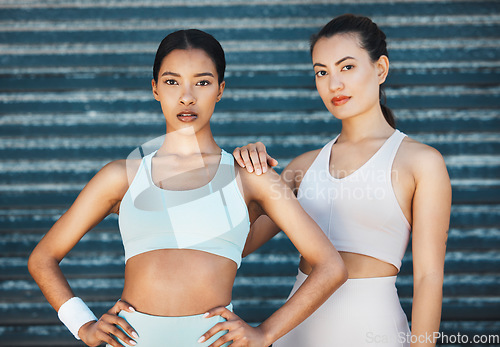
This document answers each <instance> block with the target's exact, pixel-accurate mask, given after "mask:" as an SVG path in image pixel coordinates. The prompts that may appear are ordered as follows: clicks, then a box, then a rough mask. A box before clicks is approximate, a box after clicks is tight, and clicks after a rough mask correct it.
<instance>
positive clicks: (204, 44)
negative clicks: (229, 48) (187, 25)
mask: <svg viewBox="0 0 500 347" xmlns="http://www.w3.org/2000/svg"><path fill="white" fill-rule="evenodd" d="M176 49H201V50H203V51H205V53H207V55H208V56H209V57H210V58H211V59H212V61H213V62H214V64H215V69H216V70H217V75H218V81H219V84H221V83H222V81H224V72H225V71H226V58H225V56H224V50H223V49H222V46H221V45H220V43H219V41H217V40H216V39H215V38H214V37H213V36H212V35H210V34H208V33H206V32H204V31H201V30H198V29H188V30H178V31H174V32H173V33H171V34H168V35H167V36H166V37H165V38H164V39H163V40H162V41H161V43H160V45H159V46H158V50H157V51H156V56H155V62H154V65H153V79H154V80H155V82H156V83H158V74H159V72H160V67H161V63H162V62H163V59H164V58H165V57H166V56H167V55H169V54H170V52H172V51H173V50H176Z"/></svg>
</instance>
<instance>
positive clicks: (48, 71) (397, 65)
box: [0, 60, 500, 78]
mask: <svg viewBox="0 0 500 347" xmlns="http://www.w3.org/2000/svg"><path fill="white" fill-rule="evenodd" d="M443 69H444V70H454V71H465V70H467V71H470V70H471V69H473V70H477V69H482V70H487V69H491V70H498V69H500V60H499V61H480V60H471V61H429V60H426V61H421V62H420V61H405V62H400V61H391V70H401V71H406V70H408V71H414V70H419V71H426V70H429V71H432V70H440V71H442V70H443ZM292 71H293V72H295V71H301V72H302V73H310V74H311V76H312V75H313V72H312V71H313V70H312V65H311V64H251V65H250V64H230V65H228V66H227V69H226V75H228V76H230V75H231V74H235V73H238V74H241V73H251V72H269V73H273V72H276V73H279V72H282V73H284V72H292ZM101 74H133V75H144V76H147V77H148V78H149V76H150V74H151V67H150V66H149V65H148V66H137V65H130V66H58V67H51V66H37V67H29V66H23V67H12V68H2V67H0V77H4V76H9V75H16V76H18V75H21V76H27V75H29V76H30V77H32V76H33V75H34V76H38V75H51V76H54V75H66V76H74V75H77V76H82V75H83V76H87V75H88V76H94V75H101ZM243 76H244V75H243Z"/></svg>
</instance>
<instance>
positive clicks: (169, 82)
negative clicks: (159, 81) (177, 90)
mask: <svg viewBox="0 0 500 347" xmlns="http://www.w3.org/2000/svg"><path fill="white" fill-rule="evenodd" d="M164 83H165V84H167V85H169V86H174V85H176V84H177V81H176V80H171V79H170V80H165V82H164Z"/></svg>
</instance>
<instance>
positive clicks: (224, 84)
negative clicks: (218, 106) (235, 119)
mask: <svg viewBox="0 0 500 347" xmlns="http://www.w3.org/2000/svg"><path fill="white" fill-rule="evenodd" d="M225 87H226V81H222V82H221V84H219V93H218V94H217V102H219V101H220V99H221V98H222V94H223V93H224V88H225Z"/></svg>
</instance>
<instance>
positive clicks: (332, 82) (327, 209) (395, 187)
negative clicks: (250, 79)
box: [233, 14, 451, 347]
mask: <svg viewBox="0 0 500 347" xmlns="http://www.w3.org/2000/svg"><path fill="white" fill-rule="evenodd" d="M311 56H312V62H313V66H314V72H315V76H316V77H315V78H316V88H317V90H318V92H319V95H320V96H321V99H322V100H323V102H324V104H325V106H326V108H327V109H328V110H329V111H330V112H331V113H332V115H333V116H334V117H335V118H337V119H339V120H341V121H342V130H341V133H340V134H339V135H337V136H336V137H334V138H333V139H332V140H331V141H330V142H329V143H327V144H326V145H325V146H324V147H323V148H321V149H318V150H314V151H311V152H307V153H304V154H302V155H300V156H299V157H297V158H295V159H293V160H292V161H291V162H290V164H289V165H288V166H287V167H286V168H285V169H284V170H283V172H282V174H281V176H282V178H283V179H284V181H285V182H286V183H287V184H288V185H289V186H290V187H291V188H292V190H294V192H295V194H296V195H297V198H298V200H299V202H300V204H301V205H302V207H303V208H304V209H305V210H306V212H308V213H309V215H310V216H311V217H312V218H313V219H314V220H315V221H316V223H318V225H319V226H320V227H321V228H322V230H323V232H324V233H325V234H326V235H327V236H328V238H329V240H330V241H331V242H332V243H333V245H334V246H335V247H336V249H337V250H338V251H339V253H340V254H341V257H342V259H343V260H344V263H345V265H346V268H347V271H348V274H349V279H348V280H347V282H346V283H345V284H344V285H342V287H340V289H338V290H337V291H336V292H335V293H334V294H333V295H332V296H331V297H330V298H329V299H328V301H327V302H326V303H325V304H323V305H322V306H321V307H320V308H319V309H318V310H317V311H316V312H315V313H314V314H313V315H311V316H310V317H309V318H308V319H306V320H305V321H304V322H303V323H301V324H300V325H299V326H298V327H297V328H295V329H294V330H292V331H291V332H290V333H288V334H287V335H285V336H284V337H283V338H281V339H280V340H278V341H277V342H276V343H275V344H274V345H273V346H274V347H284V346H286V347H295V346H297V347H298V346H356V347H359V346H374V345H377V346H378V345H383V346H391V347H393V346H410V344H411V346H412V347H413V346H435V339H434V336H435V335H434V332H437V331H438V329H439V322H440V317H441V303H442V285H443V268H444V257H445V250H446V238H447V231H448V226H449V218H450V208H451V185H450V179H449V177H448V172H447V170H446V166H445V163H444V160H443V157H442V156H441V154H440V153H439V152H438V151H437V150H435V149H434V148H432V147H429V146H427V145H424V144H422V143H419V142H417V141H415V140H413V139H410V138H408V137H407V136H406V135H405V134H403V133H402V132H400V131H399V130H397V129H396V125H395V120H394V116H393V114H392V112H391V110H390V109H389V108H388V107H387V106H385V95H384V92H383V89H382V84H383V83H384V82H385V79H386V77H387V74H388V71H389V58H388V56H389V55H388V52H387V47H386V37H385V34H384V33H383V32H382V31H381V30H380V29H379V28H378V26H377V25H376V24H375V23H373V22H372V21H371V20H370V19H369V18H367V17H362V16H354V15H349V14H347V15H342V16H339V17H336V18H334V19H333V20H332V21H330V22H329V23H328V24H326V25H325V26H324V27H323V28H322V29H321V30H320V31H319V33H318V34H316V35H314V36H313V37H312V39H311ZM233 155H234V156H235V158H236V160H237V161H238V163H239V164H240V165H241V166H243V167H246V168H247V170H248V171H250V172H253V171H254V170H255V172H256V173H257V174H260V173H261V172H266V171H267V165H268V164H269V165H271V166H274V165H276V164H277V161H276V160H275V159H273V158H271V157H270V156H269V155H267V153H266V150H265V147H264V145H263V144H262V143H260V142H258V143H256V144H249V145H247V146H245V147H243V148H237V149H236V150H235V151H234V153H233ZM277 232H279V228H278V227H276V226H275V225H274V224H273V223H272V222H271V221H270V220H269V218H267V217H266V216H261V217H259V219H257V220H256V222H255V223H254V224H253V225H252V227H251V231H250V236H249V238H248V240H249V241H248V242H247V244H246V246H245V250H244V255H245V254H248V253H250V252H252V251H254V250H255V249H257V248H258V247H260V245H261V244H262V243H263V242H265V241H267V240H268V239H270V238H271V237H273V236H274V235H275V234H276V233H277ZM410 234H412V257H413V282H414V286H413V288H414V290H413V305H412V316H411V321H412V324H411V325H412V329H411V333H410V330H409V326H408V321H407V317H406V315H405V313H404V312H403V310H402V308H401V305H400V302H399V298H398V294H397V290H396V287H395V282H396V276H397V274H398V272H399V269H400V266H401V260H402V258H403V256H404V254H405V250H406V248H407V245H408V241H409V237H410ZM309 271H310V267H309V265H308V264H307V261H305V260H304V258H302V257H301V261H300V265H299V270H298V275H297V280H296V282H295V285H294V287H293V289H292V292H291V295H293V293H295V292H296V291H297V289H298V288H299V286H300V284H301V283H304V281H306V279H307V278H308V274H309Z"/></svg>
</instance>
